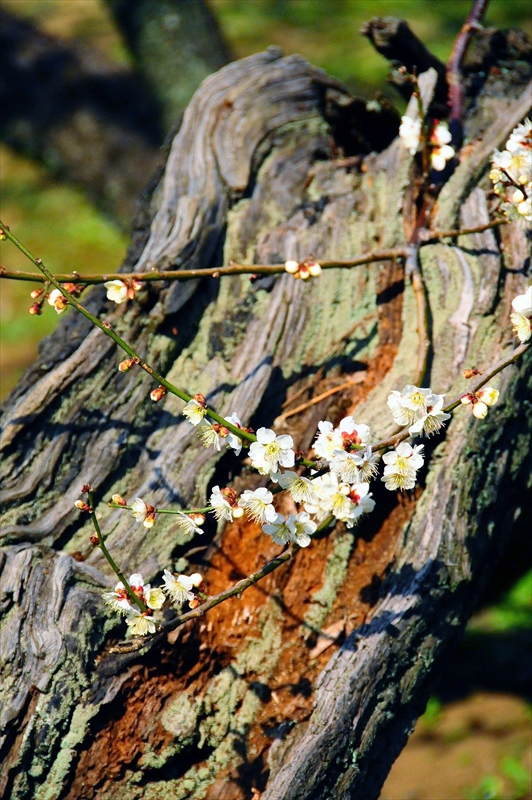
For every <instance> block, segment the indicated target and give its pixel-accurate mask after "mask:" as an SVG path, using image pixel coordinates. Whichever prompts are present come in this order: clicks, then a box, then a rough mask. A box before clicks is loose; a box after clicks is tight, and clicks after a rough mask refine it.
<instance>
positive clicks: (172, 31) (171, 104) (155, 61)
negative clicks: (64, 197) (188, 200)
mask: <svg viewBox="0 0 532 800" xmlns="http://www.w3.org/2000/svg"><path fill="white" fill-rule="evenodd" d="M109 4H110V6H111V9H112V11H113V13H114V15H115V19H116V22H117V25H118V27H119V29H120V30H121V31H122V33H123V35H124V38H125V39H126V42H127V44H128V46H129V47H130V49H131V52H132V54H133V56H134V58H135V67H136V69H135V70H131V69H127V68H124V67H117V66H116V64H113V63H111V62H110V61H109V60H107V59H105V58H104V57H103V56H102V53H100V52H97V51H95V50H94V49H91V48H89V47H81V46H79V45H76V44H65V43H63V42H59V41H57V40H56V39H54V38H53V37H51V36H48V35H46V34H44V33H43V32H42V31H40V30H38V29H37V28H36V27H35V26H33V25H31V24H30V23H28V22H26V21H23V20H20V19H18V18H17V17H15V16H14V15H12V14H9V13H8V12H7V11H5V10H0V76H1V78H0V104H1V106H2V114H1V116H0V120H1V121H0V139H1V140H2V141H3V142H6V143H7V144H9V145H10V146H11V147H14V148H15V149H16V150H17V151H19V152H22V153H24V154H26V155H30V156H31V157H32V158H36V159H38V160H39V161H41V162H42V163H43V164H44V165H45V166H46V167H47V169H48V170H49V171H50V172H51V173H52V174H54V175H57V176H58V177H60V178H61V179H62V180H64V181H67V182H69V183H71V184H73V185H75V186H78V187H80V188H82V189H83V190H84V191H86V192H87V193H88V195H89V197H90V198H91V199H92V200H93V202H95V203H96V204H97V205H99V206H100V207H101V208H102V209H103V210H104V211H105V212H106V213H107V214H108V215H109V216H111V217H112V218H114V219H115V220H116V221H118V222H119V223H120V225H121V226H123V227H127V228H129V225H130V223H131V219H132V217H133V212H134V210H135V203H136V201H137V198H138V196H139V194H140V193H141V191H142V190H143V189H144V187H145V186H146V184H147V182H148V180H149V178H150V177H151V175H152V174H153V172H154V170H155V169H156V167H157V166H158V165H159V163H160V162H162V158H161V154H160V152H159V147H160V146H161V144H162V142H163V140H164V138H165V136H166V134H167V133H168V132H169V131H171V130H173V129H174V128H175V127H176V125H177V124H178V123H179V119H180V117H181V115H182V113H183V111H184V109H185V107H186V105H187V103H188V101H189V100H190V98H191V97H192V95H193V93H194V92H195V91H196V89H197V88H198V86H199V85H200V83H201V81H202V80H203V79H204V78H206V77H207V75H209V74H210V73H211V72H215V71H216V70H217V69H219V68H220V67H222V66H223V65H224V64H226V63H227V61H228V60H229V54H228V52H227V49H226V48H225V45H224V42H223V38H222V36H221V34H220V32H219V30H218V28H217V26H216V22H215V20H214V18H213V16H212V14H211V13H210V11H209V9H208V8H207V7H206V6H205V5H204V4H203V2H201V0H190V2H188V0H165V2H159V0H135V2H134V3H132V2H127V3H123V2H121V0H113V1H112V2H111V0H110V3H109Z"/></svg>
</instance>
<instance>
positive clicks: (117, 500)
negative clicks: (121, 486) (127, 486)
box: [111, 494, 127, 506]
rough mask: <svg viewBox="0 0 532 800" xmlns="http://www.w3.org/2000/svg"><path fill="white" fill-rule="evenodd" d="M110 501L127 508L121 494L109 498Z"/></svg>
mask: <svg viewBox="0 0 532 800" xmlns="http://www.w3.org/2000/svg"><path fill="white" fill-rule="evenodd" d="M111 500H112V502H113V503H116V505H117V506H127V503H126V501H125V500H124V498H123V497H122V495H121V494H114V495H113V496H112V497H111Z"/></svg>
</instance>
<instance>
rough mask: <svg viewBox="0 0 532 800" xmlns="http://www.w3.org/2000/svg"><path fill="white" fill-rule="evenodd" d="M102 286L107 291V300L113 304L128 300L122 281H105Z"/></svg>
mask: <svg viewBox="0 0 532 800" xmlns="http://www.w3.org/2000/svg"><path fill="white" fill-rule="evenodd" d="M104 286H105V288H106V289H107V299H108V300H112V301H113V303H117V305H119V304H120V303H125V302H126V300H127V299H128V296H129V295H128V287H127V285H126V284H125V283H124V281H119V280H116V281H106V283H104Z"/></svg>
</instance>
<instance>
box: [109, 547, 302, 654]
mask: <svg viewBox="0 0 532 800" xmlns="http://www.w3.org/2000/svg"><path fill="white" fill-rule="evenodd" d="M299 549H300V548H299V547H298V545H297V544H294V545H292V546H291V547H289V548H288V550H285V552H284V553H281V554H280V555H278V556H276V557H275V558H272V560H271V561H268V562H267V563H266V564H265V565H264V566H263V567H262V568H261V569H259V570H257V571H256V572H253V573H252V574H251V575H249V576H248V577H247V578H243V579H242V580H240V581H238V582H237V583H235V584H234V586H231V587H230V588H229V589H225V590H224V591H223V592H220V594H217V595H215V596H214V597H210V598H209V599H208V600H206V601H205V602H204V603H202V604H201V605H200V606H198V607H197V608H194V609H192V610H191V611H186V612H185V613H184V614H180V615H179V616H178V617H174V619H170V620H167V621H164V622H162V623H160V627H161V629H162V630H165V631H173V630H175V629H176V628H179V627H180V626H181V625H184V624H185V622H189V620H192V619H197V618H198V617H202V616H203V615H204V614H205V613H206V612H207V611H210V609H211V608H214V607H215V606H218V605H220V603H223V602H224V601H225V600H229V599H230V598H231V597H239V596H240V595H241V594H242V592H245V591H246V589H249V588H250V587H251V586H254V585H255V584H256V583H258V582H259V581H260V580H262V578H265V577H266V575H269V574H270V573H271V572H273V571H274V570H276V569H278V568H279V567H280V566H282V565H283V564H286V563H287V562H288V561H290V560H291V559H292V558H293V557H294V555H295V553H297V551H298V550H299ZM152 638H153V637H152V636H139V637H135V640H134V642H129V641H127V642H119V644H118V645H116V647H113V648H112V649H111V651H110V652H113V653H121V652H124V650H128V651H130V650H133V649H140V648H141V647H144V645H145V644H146V643H147V642H148V641H149V640H150V639H152ZM133 645H136V647H133Z"/></svg>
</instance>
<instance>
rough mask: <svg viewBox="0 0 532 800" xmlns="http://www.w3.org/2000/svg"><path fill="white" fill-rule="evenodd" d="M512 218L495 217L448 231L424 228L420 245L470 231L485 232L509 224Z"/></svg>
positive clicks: (420, 237) (420, 233) (465, 234)
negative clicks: (472, 226) (481, 223)
mask: <svg viewBox="0 0 532 800" xmlns="http://www.w3.org/2000/svg"><path fill="white" fill-rule="evenodd" d="M509 221H510V220H508V219H493V220H491V222H488V223H486V224H485V225H477V227H476V228H453V229H451V230H448V231H430V230H422V231H420V232H419V243H420V246H423V245H424V244H431V243H432V242H434V241H436V240H438V239H445V238H451V239H452V238H455V237H456V236H467V235H468V234H470V233H483V232H484V231H489V230H490V228H498V227H499V226H500V225H507V224H508V223H509Z"/></svg>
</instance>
